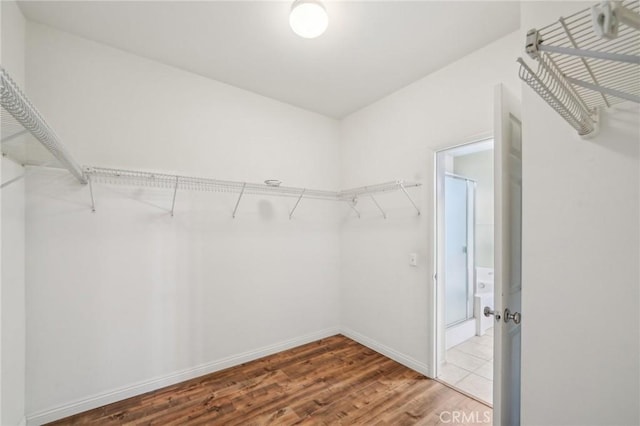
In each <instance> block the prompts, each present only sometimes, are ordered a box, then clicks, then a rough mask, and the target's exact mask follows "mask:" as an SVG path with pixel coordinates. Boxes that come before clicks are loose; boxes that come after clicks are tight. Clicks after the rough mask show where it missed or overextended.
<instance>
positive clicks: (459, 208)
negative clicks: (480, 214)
mask: <svg viewBox="0 0 640 426" xmlns="http://www.w3.org/2000/svg"><path fill="white" fill-rule="evenodd" d="M475 186H476V184H475V182H474V181H472V180H470V179H467V178H464V177H460V176H455V175H452V174H447V175H446V176H445V182H444V216H445V221H444V248H445V256H444V266H445V276H446V280H445V309H444V314H445V317H444V320H445V327H447V328H448V327H451V326H454V325H457V324H460V323H462V322H464V321H466V320H469V319H472V318H473V278H474V270H475V261H474V259H475V257H474V252H473V250H474V235H475Z"/></svg>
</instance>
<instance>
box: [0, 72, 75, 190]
mask: <svg viewBox="0 0 640 426" xmlns="http://www.w3.org/2000/svg"><path fill="white" fill-rule="evenodd" d="M0 104H1V105H2V108H4V109H5V110H6V111H7V112H8V113H9V114H11V115H12V116H13V118H14V119H15V120H16V121H18V122H19V123H20V124H21V125H22V126H23V127H24V128H25V129H26V130H28V131H29V132H30V133H31V134H32V135H33V136H34V137H35V138H36V139H37V140H38V141H40V143H41V144H42V145H43V146H44V147H45V148H46V149H47V150H48V151H49V152H50V153H51V154H52V155H53V156H54V157H55V158H56V159H57V160H58V161H59V162H60V163H61V164H62V165H63V166H64V167H65V168H66V169H67V170H69V172H70V173H71V174H72V175H73V176H75V178H76V179H78V180H79V181H80V182H81V183H83V184H86V183H87V179H86V176H84V173H83V172H82V168H81V167H80V166H79V165H78V164H77V163H76V162H75V161H74V160H73V158H72V157H71V155H70V154H69V152H68V151H67V150H66V148H65V147H64V145H62V143H61V142H60V138H59V137H58V135H56V133H55V132H54V131H53V129H52V128H51V127H50V126H49V125H48V124H47V122H46V121H45V120H44V118H43V117H42V115H41V114H40V112H39V111H38V110H37V109H36V107H35V106H33V104H32V103H31V102H30V101H29V99H28V98H27V97H26V95H25V94H24V93H23V92H22V90H20V88H19V87H18V85H17V84H16V83H15V82H14V81H13V80H12V79H11V77H10V76H9V74H8V73H7V71H6V70H5V69H4V68H2V67H0Z"/></svg>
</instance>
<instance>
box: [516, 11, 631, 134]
mask: <svg viewBox="0 0 640 426" xmlns="http://www.w3.org/2000/svg"><path fill="white" fill-rule="evenodd" d="M639 12H640V1H638V0H625V1H622V2H611V1H609V2H602V3H598V4H596V5H594V6H593V7H591V8H587V9H584V10H581V11H579V12H576V13H574V14H573V15H570V16H567V17H561V18H559V19H558V21H556V22H554V23H552V24H550V25H547V26H545V27H543V28H541V29H539V30H536V29H532V30H530V31H529V32H528V33H527V42H526V51H527V53H528V54H529V56H530V57H531V58H533V59H536V60H537V61H538V67H537V71H536V72H534V71H533V70H532V69H531V68H530V67H529V66H528V65H527V64H526V62H525V61H524V60H523V59H522V58H519V59H518V62H519V63H520V72H519V75H520V78H521V79H522V80H523V81H525V82H526V83H527V84H528V85H529V86H531V87H532V88H533V89H534V90H535V91H536V92H537V93H538V94H539V95H540V96H541V97H542V98H543V99H544V100H545V101H546V102H547V103H549V105H550V106H551V107H552V108H553V109H555V110H556V111H557V112H558V113H559V114H560V115H561V116H562V117H563V118H564V119H565V120H566V121H567V122H568V123H569V124H570V125H571V126H573V127H574V128H575V129H576V130H577V131H578V133H579V134H581V135H588V134H590V133H592V132H594V130H595V129H596V128H597V110H598V108H601V107H610V106H611V105H614V104H616V103H619V102H623V101H632V102H638V103H640V13H639Z"/></svg>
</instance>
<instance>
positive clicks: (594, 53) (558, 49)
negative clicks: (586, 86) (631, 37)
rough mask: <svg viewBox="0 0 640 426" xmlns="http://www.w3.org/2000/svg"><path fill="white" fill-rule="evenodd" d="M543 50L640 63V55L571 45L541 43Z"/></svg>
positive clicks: (540, 47) (539, 47) (540, 46)
mask: <svg viewBox="0 0 640 426" xmlns="http://www.w3.org/2000/svg"><path fill="white" fill-rule="evenodd" d="M538 50H539V51H541V52H551V53H560V54H562V55H571V56H580V57H583V58H595V59H604V60H607V61H617V62H625V63H628V64H640V56H635V55H626V54H623V53H613V52H600V51H597V50H585V49H574V48H571V47H560V46H548V45H545V44H540V45H539V46H538Z"/></svg>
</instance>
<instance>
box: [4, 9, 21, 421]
mask: <svg viewBox="0 0 640 426" xmlns="http://www.w3.org/2000/svg"><path fill="white" fill-rule="evenodd" d="M0 8H1V9H2V25H1V31H0V39H1V40H2V50H1V52H2V54H1V61H0V62H1V63H2V66H3V67H4V68H5V69H6V70H7V71H8V72H9V73H10V74H11V76H12V78H13V79H14V80H15V81H16V83H18V84H19V85H21V87H24V82H25V79H24V55H25V19H24V17H23V16H22V12H20V10H19V9H18V6H17V5H16V3H15V2H13V1H3V2H1V4H0ZM0 170H1V176H2V182H7V181H9V180H11V179H13V178H15V177H17V176H19V175H21V174H23V173H24V169H23V168H22V167H21V166H19V165H17V164H15V163H13V162H12V161H10V160H8V159H6V158H2V166H1V167H0ZM0 210H1V213H0V214H1V215H2V220H1V226H2V234H1V236H2V239H1V246H2V248H1V253H2V256H1V261H2V267H1V271H2V274H1V280H2V281H1V282H2V285H1V287H0V288H1V289H2V290H1V291H0V302H1V303H0V312H1V315H0V324H1V329H0V333H1V334H0V336H1V339H0V348H1V350H0V354H1V355H0V424H2V425H17V424H20V423H22V422H23V421H24V416H25V276H24V274H25V259H24V258H25V228H24V227H25V215H24V181H17V182H15V183H13V184H11V185H10V186H7V187H5V188H3V189H2V204H1V209H0Z"/></svg>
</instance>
